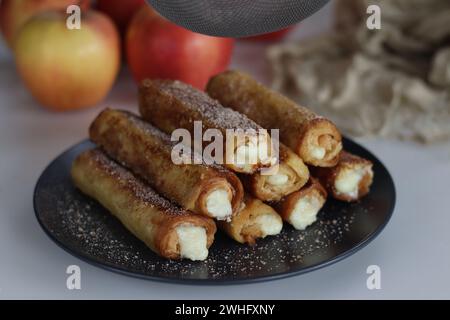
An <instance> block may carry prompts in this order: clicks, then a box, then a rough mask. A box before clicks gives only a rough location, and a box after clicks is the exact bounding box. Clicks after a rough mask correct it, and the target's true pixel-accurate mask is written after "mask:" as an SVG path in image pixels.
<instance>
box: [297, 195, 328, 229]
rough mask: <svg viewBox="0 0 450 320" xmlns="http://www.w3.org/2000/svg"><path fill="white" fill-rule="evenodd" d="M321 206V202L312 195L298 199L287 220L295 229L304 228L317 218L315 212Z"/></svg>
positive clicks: (317, 211) (316, 212)
mask: <svg viewBox="0 0 450 320" xmlns="http://www.w3.org/2000/svg"><path fill="white" fill-rule="evenodd" d="M322 206H323V202H322V201H321V200H320V199H318V198H316V197H312V196H306V197H304V198H302V199H300V200H299V201H298V202H297V203H296V204H295V207H294V210H293V211H292V213H291V216H290V217H289V222H290V224H292V225H293V226H294V228H295V229H297V230H305V229H306V228H307V227H309V226H310V225H312V224H313V223H314V222H316V220H317V214H318V213H319V211H320V209H321V208H322Z"/></svg>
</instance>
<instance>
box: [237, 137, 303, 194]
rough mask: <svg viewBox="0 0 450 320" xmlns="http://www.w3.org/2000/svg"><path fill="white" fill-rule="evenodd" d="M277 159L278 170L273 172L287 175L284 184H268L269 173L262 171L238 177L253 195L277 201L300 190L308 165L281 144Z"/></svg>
mask: <svg viewBox="0 0 450 320" xmlns="http://www.w3.org/2000/svg"><path fill="white" fill-rule="evenodd" d="M279 159H280V161H279V166H278V171H275V172H276V173H279V174H284V175H286V176H288V182H287V183H286V184H284V185H278V186H275V185H272V184H270V183H269V182H268V177H269V175H267V174H263V173H262V172H258V173H255V174H253V175H242V176H241V177H240V178H241V181H242V182H243V184H244V186H245V187H246V188H247V190H248V191H249V192H250V193H251V194H252V195H253V196H254V197H256V198H258V199H260V200H262V201H279V200H281V199H282V198H283V197H285V196H287V195H288V194H291V193H292V192H295V191H298V190H300V188H302V187H303V186H304V185H305V184H306V183H307V182H308V180H309V170H308V167H307V166H306V165H305V164H304V163H303V161H302V159H301V158H300V157H299V156H298V155H297V154H295V153H294V152H293V151H292V150H290V149H289V148H288V147H286V146H285V145H283V144H280V146H279ZM274 169H276V168H274Z"/></svg>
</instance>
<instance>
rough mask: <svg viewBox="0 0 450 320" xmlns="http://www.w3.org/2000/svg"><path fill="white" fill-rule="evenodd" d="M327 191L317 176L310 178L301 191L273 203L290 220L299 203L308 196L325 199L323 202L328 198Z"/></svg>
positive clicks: (285, 219)
mask: <svg viewBox="0 0 450 320" xmlns="http://www.w3.org/2000/svg"><path fill="white" fill-rule="evenodd" d="M327 196H328V194H327V191H326V190H325V188H324V187H323V186H322V184H321V183H320V182H319V180H317V179H315V178H312V177H311V178H310V179H309V181H308V183H307V184H306V185H305V186H304V187H303V188H302V189H300V190H299V191H297V192H294V193H291V194H290V195H288V196H286V197H284V198H283V199H282V200H281V201H279V202H276V203H274V204H273V207H274V208H275V210H276V211H277V212H278V214H279V215H280V216H281V217H282V218H283V220H284V221H287V222H289V219H290V216H291V214H292V213H293V212H294V209H295V206H296V205H297V203H298V202H299V201H300V200H301V199H303V198H306V197H316V198H320V199H323V202H325V201H326V199H327Z"/></svg>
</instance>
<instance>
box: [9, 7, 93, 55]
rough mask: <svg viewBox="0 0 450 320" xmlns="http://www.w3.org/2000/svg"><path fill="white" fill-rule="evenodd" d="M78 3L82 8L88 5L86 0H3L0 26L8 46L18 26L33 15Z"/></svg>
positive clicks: (12, 40) (11, 43)
mask: <svg viewBox="0 0 450 320" xmlns="http://www.w3.org/2000/svg"><path fill="white" fill-rule="evenodd" d="M72 4H78V5H80V6H82V8H83V9H87V7H88V6H89V1H88V0H3V1H1V2H0V28H1V31H2V33H3V36H4V37H5V40H6V42H7V43H8V45H9V46H10V47H12V46H13V42H14V38H15V36H16V35H17V32H18V31H19V29H20V27H21V26H22V25H23V24H24V23H25V22H26V21H27V20H28V19H30V18H31V17H32V16H33V15H35V14H37V13H39V12H42V11H46V10H52V9H65V8H67V7H68V6H69V5H72Z"/></svg>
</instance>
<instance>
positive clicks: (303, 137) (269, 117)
mask: <svg viewBox="0 0 450 320" xmlns="http://www.w3.org/2000/svg"><path fill="white" fill-rule="evenodd" d="M207 92H208V94H209V95H210V96H211V97H212V98H214V99H217V100H219V102H220V103H221V104H222V105H223V106H225V107H228V108H231V109H234V110H236V111H238V112H241V113H243V114H245V115H246V116H247V117H249V118H250V119H252V120H253V121H255V122H256V123H258V124H259V125H261V126H262V127H264V128H266V129H279V130H280V141H281V142H283V143H284V144H285V145H287V146H288V147H289V148H291V149H292V150H293V151H294V152H296V153H297V154H298V155H299V156H300V157H301V158H302V160H303V161H304V162H305V163H306V164H308V165H313V166H318V167H333V166H335V165H336V163H337V161H338V159H339V153H340V152H341V150H342V136H341V134H340V132H339V131H338V129H337V128H336V126H335V125H334V124H333V123H332V122H331V121H330V120H328V119H325V118H323V117H320V116H318V115H316V114H315V113H314V112H312V111H311V110H309V109H307V108H305V107H302V106H300V105H298V104H296V103H295V102H294V101H292V100H290V99H288V98H287V97H285V96H283V95H281V94H280V93H278V92H275V91H273V90H271V89H269V88H267V87H265V86H263V85H262V84H260V83H259V82H257V81H256V80H255V79H253V78H252V77H250V76H249V75H247V74H245V73H242V72H239V71H227V72H224V73H221V74H219V75H217V76H215V77H213V78H211V80H210V81H209V83H208V86H207Z"/></svg>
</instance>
